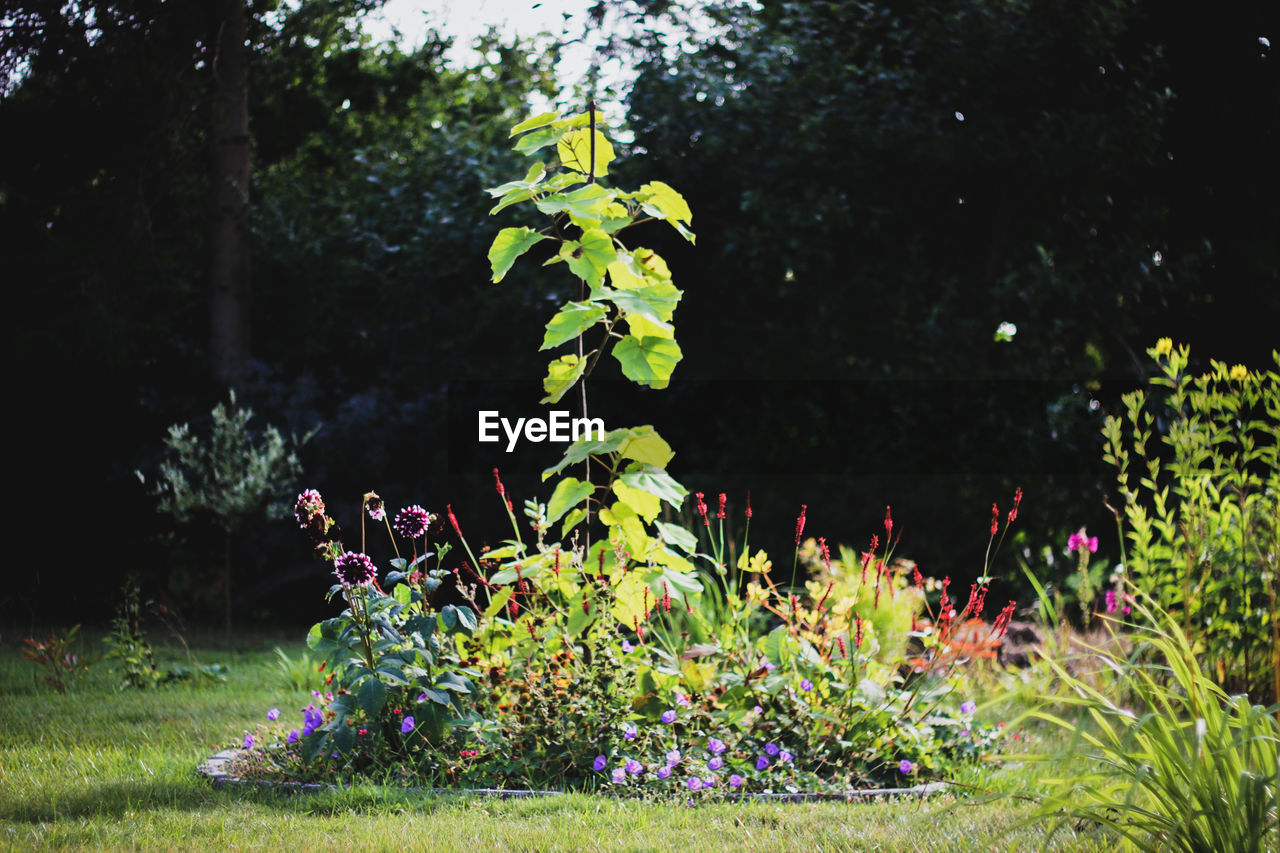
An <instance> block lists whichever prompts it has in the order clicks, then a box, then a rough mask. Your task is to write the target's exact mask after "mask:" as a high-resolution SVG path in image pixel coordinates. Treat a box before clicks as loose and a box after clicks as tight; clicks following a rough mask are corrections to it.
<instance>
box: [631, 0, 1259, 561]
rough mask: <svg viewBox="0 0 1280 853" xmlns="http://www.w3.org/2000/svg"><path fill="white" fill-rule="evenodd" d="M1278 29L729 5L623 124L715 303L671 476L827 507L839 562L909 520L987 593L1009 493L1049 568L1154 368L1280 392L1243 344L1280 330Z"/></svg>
mask: <svg viewBox="0 0 1280 853" xmlns="http://www.w3.org/2000/svg"><path fill="white" fill-rule="evenodd" d="M640 5H641V6H643V5H644V4H640ZM1272 5H1273V4H1272ZM1267 8H1268V4H1262V3H1255V4H1237V5H1236V6H1233V7H1231V8H1230V9H1229V10H1227V11H1225V12H1224V13H1223V14H1222V15H1220V16H1218V15H1215V16H1214V18H1213V19H1212V20H1209V21H1205V20H1203V17H1202V16H1195V18H1194V20H1193V19H1192V18H1191V17H1189V13H1187V15H1188V16H1184V15H1182V14H1181V13H1170V10H1168V9H1166V8H1165V7H1164V6H1163V5H1162V4H1154V3H1142V2H1132V0H1090V2H1086V3H1083V4H1081V3H1078V2H1050V3H1022V2H1013V0H949V2H944V3H941V4H939V3H930V4H921V3H914V2H856V3H855V2H817V1H816V0H815V1H814V2H765V3H763V4H762V8H761V9H760V10H759V11H758V12H751V11H750V10H747V9H745V8H742V7H734V6H731V5H730V4H719V5H718V6H717V7H716V9H714V10H713V12H714V14H715V15H716V17H718V18H719V20H720V21H721V22H722V23H723V24H725V26H726V27H727V30H726V31H725V32H724V33H723V34H722V35H720V36H719V37H718V38H716V39H715V40H713V41H707V42H704V43H702V44H699V45H697V46H696V48H695V49H691V50H685V51H681V52H672V51H669V50H668V51H666V52H665V55H664V54H663V52H661V51H660V50H657V49H654V50H653V51H652V52H651V54H650V58H649V59H648V60H647V61H646V63H645V64H644V65H643V67H642V72H641V75H640V78H639V80H638V81H637V83H636V85H635V87H634V89H633V91H632V94H631V97H630V102H629V106H630V120H631V123H632V127H633V129H634V132H635V150H636V151H637V152H641V153H643V154H644V155H646V156H644V157H643V158H640V160H641V161H642V162H643V166H642V168H643V170H644V172H645V173H646V174H656V175H662V176H663V177H664V179H667V180H669V181H670V182H671V183H672V184H673V185H674V186H677V187H679V188H680V189H681V191H682V192H683V193H684V194H685V195H686V197H687V198H688V199H689V201H690V204H691V206H692V208H693V209H694V210H695V211H697V214H698V221H697V222H695V223H694V224H695V226H696V230H697V231H698V236H699V244H698V246H697V248H687V247H684V246H681V245H679V244H678V243H676V242H674V241H673V242H672V243H671V244H670V246H669V247H668V255H669V258H668V259H669V260H670V261H671V265H672V267H673V268H678V269H680V270H681V271H682V276H684V277H686V280H688V279H690V278H691V279H692V280H695V281H699V282H701V286H700V287H691V288H690V289H689V295H688V296H687V298H686V299H685V300H684V302H683V304H682V306H681V317H680V319H681V322H682V324H683V325H684V327H685V328H690V329H698V330H699V331H700V332H705V334H702V335H701V336H700V337H695V338H693V339H691V340H690V341H689V343H688V344H687V345H686V347H685V361H684V363H683V364H682V366H681V370H682V371H683V375H684V378H685V379H686V380H688V379H690V378H693V379H698V380H708V381H707V382H701V383H697V382H695V383H694V384H693V386H692V387H691V388H690V391H689V393H688V394H687V395H686V398H685V402H684V405H686V406H688V407H690V410H691V411H694V412H697V413H698V417H697V418H695V419H694V420H695V421H696V422H697V423H698V428H697V431H696V432H694V431H693V430H691V433H692V435H691V436H677V437H676V438H675V440H674V442H673V443H674V444H675V446H678V447H681V448H682V449H683V450H684V451H685V458H688V456H689V454H690V452H692V453H693V455H694V459H695V460H696V461H694V462H692V464H693V465H694V466H695V470H696V471H697V472H699V474H702V473H706V474H708V475H713V473H714V472H716V471H731V470H739V471H743V470H745V471H752V470H754V471H755V473H756V474H757V476H756V478H755V479H756V482H757V488H760V483H761V480H765V479H766V478H768V479H767V481H768V482H776V483H778V484H779V486H781V487H786V488H788V489H789V490H790V491H791V492H792V493H793V497H792V499H791V502H792V503H799V502H801V501H802V500H807V502H809V503H810V506H811V507H814V506H817V507H819V508H820V507H822V506H823V505H824V504H825V505H832V509H831V510H830V512H831V514H832V519H831V520H832V523H833V524H838V525H839V526H840V528H841V529H840V530H839V532H835V531H831V535H833V536H836V537H840V538H844V539H852V538H854V536H856V535H859V532H860V531H871V530H874V528H875V523H876V518H877V516H876V512H877V511H880V512H882V511H883V505H884V504H885V503H894V504H895V509H900V510H901V515H900V517H901V518H903V519H905V520H908V521H907V523H912V522H914V531H915V536H912V537H910V544H909V546H906V547H905V548H904V552H905V553H909V554H910V555H912V556H915V557H916V558H917V559H920V560H921V562H922V563H924V564H925V565H926V567H927V568H929V569H931V570H933V571H935V572H937V573H939V574H942V573H952V574H965V573H972V572H973V571H975V570H976V569H978V568H980V563H977V562H976V560H979V559H980V554H981V540H982V539H983V538H984V537H985V532H986V531H985V525H984V523H983V515H984V513H986V512H987V511H988V510H987V506H988V504H989V502H990V501H991V500H993V499H1002V503H1003V501H1007V499H1008V498H1007V495H1008V494H1009V493H1010V492H1011V491H1012V488H1013V486H1014V485H1015V484H1021V485H1023V486H1024V487H1025V488H1026V490H1027V493H1028V499H1027V500H1028V503H1027V507H1028V509H1027V510H1024V513H1023V515H1022V521H1023V523H1024V524H1026V525H1027V527H1026V529H1027V530H1028V531H1029V533H1030V535H1029V536H1028V538H1027V539H1026V540H1024V544H1026V545H1029V546H1034V547H1033V549H1032V550H1033V551H1038V548H1039V546H1040V545H1042V544H1054V545H1055V547H1060V545H1061V542H1060V541H1059V540H1060V539H1061V538H1062V537H1063V536H1064V535H1065V532H1066V531H1068V530H1073V529H1075V528H1076V527H1078V526H1079V525H1080V524H1083V523H1086V522H1087V523H1089V524H1090V525H1091V527H1093V528H1096V529H1106V528H1108V527H1110V526H1111V523H1110V520H1109V514H1108V513H1107V512H1106V511H1105V509H1104V508H1103V506H1102V499H1103V497H1104V495H1105V491H1106V486H1105V485H1104V483H1105V478H1106V473H1105V472H1104V471H1103V470H1102V468H1101V461H1100V450H1099V448H1100V439H1099V438H1098V436H1097V427H1098V426H1099V425H1100V423H1101V414H1102V411H1101V410H1099V407H1098V404H1102V408H1103V409H1104V408H1105V405H1108V404H1110V403H1111V402H1112V401H1113V400H1115V399H1116V396H1115V395H1116V392H1117V391H1118V390H1122V389H1125V388H1127V387H1131V386H1132V385H1135V384H1137V383H1138V382H1139V380H1140V379H1141V377H1142V376H1143V373H1144V371H1145V369H1146V368H1145V365H1144V361H1145V357H1144V356H1143V354H1142V350H1143V349H1144V348H1145V347H1146V346H1149V345H1150V344H1151V343H1152V342H1154V340H1155V338H1156V337H1157V336H1160V335H1166V334H1176V335H1179V336H1180V339H1182V340H1189V341H1191V342H1192V343H1193V344H1194V346H1195V348H1196V350H1197V351H1199V352H1202V353H1204V354H1205V355H1206V356H1208V355H1210V354H1212V355H1215V356H1217V357H1219V358H1231V359H1238V360H1251V361H1252V362H1253V363H1255V364H1262V363H1265V361H1266V354H1267V352H1268V351H1269V348H1270V347H1272V346H1274V345H1275V343H1276V336H1275V334H1274V329H1273V330H1272V331H1271V332H1270V333H1264V334H1263V335H1262V336H1261V338H1260V339H1259V338H1254V339H1253V340H1247V339H1245V340H1242V339H1241V336H1240V335H1239V334H1238V331H1239V329H1240V328H1241V327H1242V326H1246V325H1247V324H1248V322H1249V319H1248V318H1249V317H1250V315H1254V316H1259V315H1261V316H1270V317H1273V318H1274V317H1276V316H1280V313H1278V311H1277V309H1278V308H1280V300H1278V297H1277V292H1278V288H1277V284H1278V283H1280V282H1277V269H1276V264H1275V258H1276V247H1275V241H1274V235H1275V234H1276V233H1280V231H1277V229H1276V227H1275V223H1276V211H1277V209H1278V208H1277V202H1276V194H1275V189H1276V188H1277V181H1276V166H1275V161H1274V157H1271V156H1269V155H1266V154H1265V153H1264V152H1265V151H1267V150H1273V149H1274V148H1275V147H1276V145H1275V142H1276V122H1277V118H1276V116H1277V114H1278V112H1277V109H1276V107H1277V91H1278V90H1277V88H1276V72H1275V61H1274V59H1273V58H1271V57H1270V56H1269V53H1268V48H1266V46H1265V45H1263V44H1261V43H1260V42H1259V39H1258V37H1259V36H1264V35H1266V34H1267V33H1274V32H1276V28H1275V27H1274V23H1275V21H1274V20H1270V21H1267V20H1264V19H1266V18H1271V19H1274V12H1273V11H1266V10H1267ZM640 42H641V43H644V40H643V39H642V40H640ZM648 44H649V45H650V46H651V47H654V48H657V47H660V45H658V44H657V42H656V40H655V38H654V37H653V36H650V39H649V41H648ZM1215 122H1216V123H1217V124H1218V125H1219V126H1221V125H1222V124H1223V123H1225V124H1227V126H1228V127H1230V128H1231V129H1233V130H1237V131H1238V132H1239V134H1240V140H1239V141H1238V142H1234V143H1232V142H1227V141H1226V139H1228V138H1230V137H1225V136H1220V135H1219V133H1218V131H1217V129H1216V128H1214V127H1213V125H1214V123H1215ZM1268 195H1269V197H1264V196H1268ZM1206 199H1214V200H1215V204H1214V206H1213V209H1212V210H1211V211H1208V210H1206V209H1205V208H1204V204H1205V202H1206ZM1268 234H1270V235H1271V236H1270V237H1268V236H1267V235H1268ZM1226 270H1230V273H1229V274H1225V273H1226ZM1225 305H1229V306H1231V307H1230V308H1229V309H1227V310H1225V311H1224V310H1223V309H1222V306H1225ZM1005 321H1008V322H1013V323H1016V325H1017V328H1018V332H1017V335H1016V337H1015V339H1014V340H1013V341H1012V342H998V341H996V340H994V339H993V338H994V332H995V331H996V329H997V327H998V325H999V324H1000V323H1002V322H1005ZM1206 321H1208V322H1206ZM728 377H733V378H734V379H735V380H744V379H750V380H753V381H752V382H749V383H742V382H740V381H738V382H734V383H724V382H718V383H717V381H716V380H723V379H725V378H728ZM1109 380H1111V381H1113V383H1114V384H1108V381H1109ZM717 388H718V389H721V392H720V393H716V392H715V391H709V390H708V389H717ZM711 399H714V400H715V401H716V402H714V403H708V402H707V401H708V400H711ZM1091 399H1093V400H1096V401H1098V402H1097V403H1095V404H1093V408H1091V404H1090V400H1091ZM705 435H713V436H715V438H714V439H713V440H710V441H703V440H700V439H699V436H705ZM690 437H691V438H692V439H693V442H694V444H693V446H692V447H691V446H690V444H689V442H688V440H687V439H688V438H690ZM679 463H680V460H679V459H678V460H677V463H676V464H675V467H676V468H679ZM686 464H689V463H686ZM744 479H747V480H748V483H745V484H743V485H749V484H750V483H749V480H750V478H744ZM694 485H695V487H697V486H703V485H705V486H707V487H708V488H712V487H713V486H712V485H711V484H710V483H698V484H694ZM797 487H799V488H800V489H802V490H803V491H805V492H806V493H807V494H806V495H804V496H801V495H798V494H794V493H795V491H796V489H797ZM812 517H813V515H812V510H811V518H812ZM1112 553H1118V552H1116V551H1115V549H1114V546H1113V551H1112ZM1001 568H1002V569H1003V570H1004V571H1005V572H1007V573H1016V571H1017V570H1016V567H1015V566H1014V564H1013V563H1012V561H1006V563H1005V565H1004V566H1002V567H1001Z"/></svg>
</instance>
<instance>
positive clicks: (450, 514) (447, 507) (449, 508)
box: [445, 504, 462, 539]
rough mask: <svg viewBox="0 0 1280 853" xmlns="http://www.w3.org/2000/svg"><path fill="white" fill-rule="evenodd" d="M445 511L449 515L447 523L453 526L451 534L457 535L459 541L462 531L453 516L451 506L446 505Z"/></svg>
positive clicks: (455, 517)
mask: <svg viewBox="0 0 1280 853" xmlns="http://www.w3.org/2000/svg"><path fill="white" fill-rule="evenodd" d="M445 509H446V511H447V512H448V513H449V523H450V524H452V525H453V532H454V533H456V534H458V538H459V539H461V538H462V529H461V528H460V527H458V518H457V516H455V515H454V514H453V504H448V505H447V506H446V507H445Z"/></svg>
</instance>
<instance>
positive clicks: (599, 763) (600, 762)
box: [591, 755, 609, 773]
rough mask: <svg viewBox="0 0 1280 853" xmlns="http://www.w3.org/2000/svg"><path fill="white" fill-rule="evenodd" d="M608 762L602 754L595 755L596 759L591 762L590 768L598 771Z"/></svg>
mask: <svg viewBox="0 0 1280 853" xmlns="http://www.w3.org/2000/svg"><path fill="white" fill-rule="evenodd" d="M608 764H609V760H608V759H607V758H605V757H604V756H603V755H597V756H596V760H595V761H593V762H591V769H592V770H594V771H596V772H597V773H599V772H600V771H601V770H603V769H604V768H605V767H607V766H608Z"/></svg>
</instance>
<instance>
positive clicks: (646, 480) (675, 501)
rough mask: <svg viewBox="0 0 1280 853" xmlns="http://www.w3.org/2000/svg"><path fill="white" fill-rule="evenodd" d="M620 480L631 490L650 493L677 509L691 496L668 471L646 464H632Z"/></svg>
mask: <svg viewBox="0 0 1280 853" xmlns="http://www.w3.org/2000/svg"><path fill="white" fill-rule="evenodd" d="M619 479H620V480H621V481H622V482H623V483H626V484H627V485H628V486H630V487H631V488H633V489H639V490H640V491H642V492H648V493H649V494H651V495H653V496H654V497H657V498H661V499H662V500H664V501H666V502H667V503H669V504H671V505H672V506H673V507H677V508H679V506H680V505H681V504H683V503H684V496H685V495H687V494H689V490H688V489H686V488H685V487H684V486H682V485H680V484H679V483H677V482H676V481H675V480H674V479H673V478H672V476H671V475H670V474H668V473H667V472H666V471H664V470H662V469H661V468H659V467H658V466H656V465H650V464H648V463H646V462H632V463H631V464H630V465H628V466H627V470H626V473H624V474H623V475H622V476H621V477H620V478H619Z"/></svg>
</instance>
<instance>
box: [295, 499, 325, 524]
mask: <svg viewBox="0 0 1280 853" xmlns="http://www.w3.org/2000/svg"><path fill="white" fill-rule="evenodd" d="M317 515H324V500H322V499H321V497H320V493H319V492H317V491H316V490H315V489H307V490H306V491H305V492H303V493H302V494H300V495H298V500H297V502H296V503H294V505H293V517H294V518H296V519H297V520H298V526H299V527H301V528H302V529H303V530H305V529H307V528H308V527H310V526H311V519H312V518H314V517H315V516H317Z"/></svg>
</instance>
